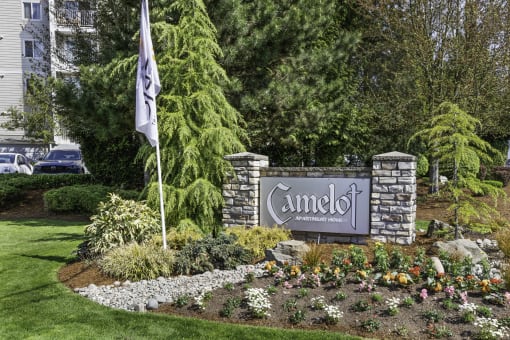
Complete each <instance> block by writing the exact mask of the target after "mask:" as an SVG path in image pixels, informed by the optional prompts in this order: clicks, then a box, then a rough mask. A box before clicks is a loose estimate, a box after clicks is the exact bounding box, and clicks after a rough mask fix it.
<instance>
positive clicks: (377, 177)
mask: <svg viewBox="0 0 510 340" xmlns="http://www.w3.org/2000/svg"><path fill="white" fill-rule="evenodd" d="M372 163H373V164H372V194H371V199H370V211H371V214H370V221H371V222H370V237H371V238H372V239H376V240H380V241H383V242H392V243H399V244H411V243H413V242H414V240H415V239H416V157H415V156H412V155H407V154H404V153H401V152H390V153H385V154H382V155H376V156H374V157H373V158H372Z"/></svg>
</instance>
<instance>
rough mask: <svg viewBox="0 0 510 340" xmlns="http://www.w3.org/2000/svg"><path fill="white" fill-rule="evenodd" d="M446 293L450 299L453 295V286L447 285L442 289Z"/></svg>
mask: <svg viewBox="0 0 510 340" xmlns="http://www.w3.org/2000/svg"><path fill="white" fill-rule="evenodd" d="M444 291H445V293H446V295H447V296H448V297H449V298H450V299H451V298H452V297H453V294H455V287H454V286H448V287H446V288H445V289H444Z"/></svg>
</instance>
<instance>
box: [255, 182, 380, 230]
mask: <svg viewBox="0 0 510 340" xmlns="http://www.w3.org/2000/svg"><path fill="white" fill-rule="evenodd" d="M260 200H261V201H260V218H261V224H262V225H268V226H272V225H275V224H276V225H285V226H286V227H287V228H289V229H291V230H296V231H311V232H324V233H337V234H355V235H368V234H369V224H370V179H369V178H296V177H291V178H288V177H262V178H261V180H260Z"/></svg>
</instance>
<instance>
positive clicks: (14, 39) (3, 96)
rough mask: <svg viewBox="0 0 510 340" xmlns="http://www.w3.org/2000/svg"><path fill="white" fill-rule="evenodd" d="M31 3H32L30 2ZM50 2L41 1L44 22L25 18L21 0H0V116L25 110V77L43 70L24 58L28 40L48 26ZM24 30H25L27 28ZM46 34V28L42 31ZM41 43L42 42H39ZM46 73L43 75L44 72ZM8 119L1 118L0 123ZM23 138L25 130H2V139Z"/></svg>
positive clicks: (0, 133)
mask: <svg viewBox="0 0 510 340" xmlns="http://www.w3.org/2000/svg"><path fill="white" fill-rule="evenodd" d="M28 1H30V0H28ZM46 3H47V0H42V1H41V20H37V21H29V20H24V19H23V1H22V0H0V36H1V37H2V38H1V39H0V113H1V112H5V111H7V109H9V108H10V107H13V106H14V107H17V108H19V109H22V108H23V94H24V83H23V75H24V74H26V73H30V72H33V71H36V72H38V73H43V72H41V70H40V69H37V67H35V69H34V66H35V65H36V64H34V63H32V62H31V60H30V58H24V57H23V43H24V40H25V39H35V38H37V37H34V36H33V35H32V34H31V33H30V32H35V31H41V29H43V28H44V27H46V28H47V27H48V11H47V5H46ZM24 28H25V29H24ZM42 32H43V34H46V33H44V29H43V30H42ZM38 40H42V39H38ZM43 74H44V73H43ZM6 119H8V118H7V117H5V116H2V115H0V123H3V122H5V121H6ZM22 136H23V131H9V130H6V129H2V128H0V139H3V138H9V139H10V138H16V139H19V138H21V137H22Z"/></svg>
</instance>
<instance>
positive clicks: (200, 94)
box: [146, 0, 245, 232]
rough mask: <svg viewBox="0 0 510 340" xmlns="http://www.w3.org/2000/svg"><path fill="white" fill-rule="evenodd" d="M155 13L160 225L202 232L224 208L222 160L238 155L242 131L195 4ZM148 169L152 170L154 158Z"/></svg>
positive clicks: (210, 30) (202, 11)
mask: <svg viewBox="0 0 510 340" xmlns="http://www.w3.org/2000/svg"><path fill="white" fill-rule="evenodd" d="M162 11H163V13H161V12H159V13H156V16H158V15H160V16H161V17H165V18H166V20H165V21H159V22H156V23H155V24H154V25H153V27H152V29H153V40H154V41H155V42H154V45H155V49H156V58H157V63H158V69H159V75H160V80H161V87H162V90H161V92H160V95H159V96H158V99H157V100H158V122H159V138H160V148H161V163H162V175H163V191H164V201H165V215H166V221H167V223H168V225H169V226H175V227H184V226H190V225H194V226H198V227H200V228H201V229H202V230H203V231H206V232H209V231H211V228H213V227H214V226H217V225H218V222H219V213H220V209H221V206H222V203H223V198H222V194H221V184H222V180H223V176H224V174H225V172H226V171H227V170H228V168H229V164H228V163H227V162H226V161H225V160H224V158H223V157H224V156H225V155H227V154H232V153H236V152H240V151H244V146H243V143H242V142H241V141H242V140H245V132H244V130H243V129H242V128H241V127H240V124H241V117H240V115H239V113H238V112H237V111H236V110H235V109H234V108H233V107H232V106H231V105H230V104H229V103H228V101H227V100H226V98H225V96H224V94H223V90H222V87H221V85H222V84H225V83H227V82H228V77H227V75H226V73H225V71H224V70H223V69H222V68H221V66H220V65H219V64H218V63H217V62H216V59H217V58H218V57H220V56H221V49H220V47H219V46H218V44H217V41H216V30H215V27H214V26H213V24H212V23H211V21H210V20H209V17H208V15H207V11H206V8H205V6H204V4H203V2H202V0H178V1H176V2H174V3H173V4H172V5H171V7H170V8H168V9H163V10H162ZM165 11H168V12H169V13H164V12H165ZM170 14H171V16H172V20H168V18H169V15H170ZM146 151H154V150H153V149H151V150H147V149H146ZM147 166H148V168H152V169H154V167H155V153H154V152H152V154H150V156H149V157H148V161H147ZM151 181H152V182H151V184H150V186H149V193H148V202H149V204H150V205H152V206H154V207H156V206H158V202H159V198H158V197H159V196H158V187H157V178H156V176H152V178H151Z"/></svg>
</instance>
